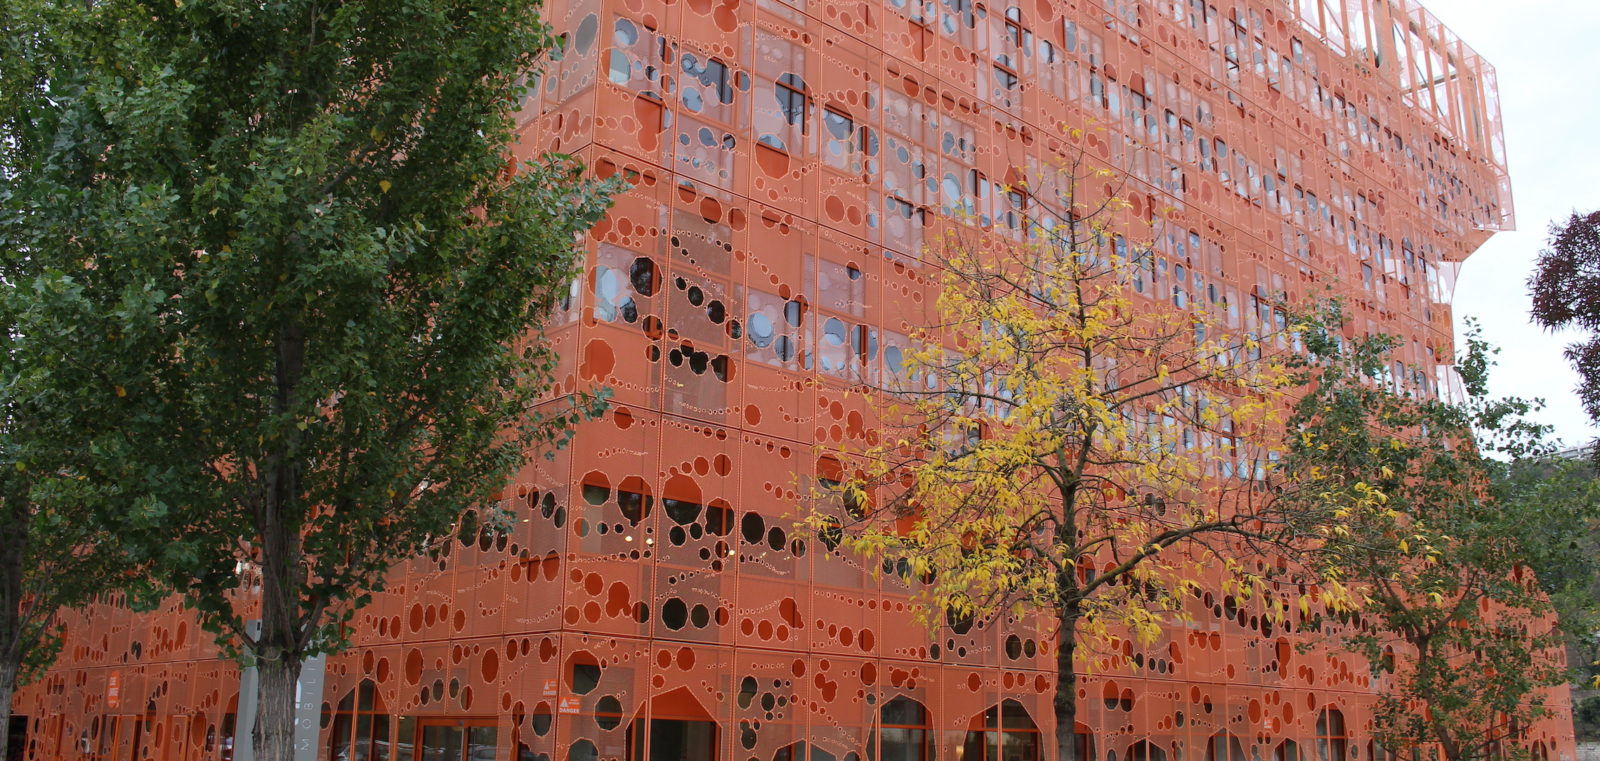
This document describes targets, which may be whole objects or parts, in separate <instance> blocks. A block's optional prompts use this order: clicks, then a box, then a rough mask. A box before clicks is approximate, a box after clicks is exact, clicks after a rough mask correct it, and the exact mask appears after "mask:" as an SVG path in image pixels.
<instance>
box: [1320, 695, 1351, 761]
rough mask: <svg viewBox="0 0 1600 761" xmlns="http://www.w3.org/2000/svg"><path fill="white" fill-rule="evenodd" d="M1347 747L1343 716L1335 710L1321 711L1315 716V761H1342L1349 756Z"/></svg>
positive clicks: (1348, 741)
mask: <svg viewBox="0 0 1600 761" xmlns="http://www.w3.org/2000/svg"><path fill="white" fill-rule="evenodd" d="M1349 746H1350V736H1349V735H1348V734H1346V732H1345V728H1344V714H1343V713H1341V712H1340V711H1339V709H1337V708H1326V709H1323V711H1322V714H1321V715H1319V716H1317V761H1344V759H1346V758H1349V756H1350V753H1349Z"/></svg>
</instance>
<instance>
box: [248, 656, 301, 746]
mask: <svg viewBox="0 0 1600 761" xmlns="http://www.w3.org/2000/svg"><path fill="white" fill-rule="evenodd" d="M300 665H301V660H300V658H299V657H296V656H294V655H290V654H282V655H280V656H278V657H276V658H258V659H257V661H256V670H257V673H258V674H259V675H260V677H261V680H260V686H259V687H258V688H257V690H256V725H255V729H254V732H253V736H252V741H253V744H254V746H255V751H256V761H294V720H295V693H296V691H297V688H298V687H299V685H300Z"/></svg>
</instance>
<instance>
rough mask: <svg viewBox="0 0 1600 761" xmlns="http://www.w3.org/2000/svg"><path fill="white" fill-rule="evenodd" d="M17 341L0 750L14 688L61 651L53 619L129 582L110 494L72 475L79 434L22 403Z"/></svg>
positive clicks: (0, 454)
mask: <svg viewBox="0 0 1600 761" xmlns="http://www.w3.org/2000/svg"><path fill="white" fill-rule="evenodd" d="M32 296H33V294H26V295H21V296H19V295H18V294H15V293H6V294H5V295H4V296H0V304H3V306H0V310H4V311H7V312H9V310H11V309H12V308H22V309H27V308H29V306H31V305H30V304H29V303H28V302H29V301H30V300H31V298H32ZM5 324H7V325H11V326H13V327H14V326H15V325H16V324H17V322H16V321H9V322H6V323H5ZM25 343H26V342H25V341H23V340H21V339H19V338H17V337H16V334H15V333H14V332H10V333H8V335H6V336H3V337H0V751H4V749H5V748H7V747H8V742H9V738H8V736H7V735H8V732H9V730H10V726H11V721H10V720H11V709H12V699H13V697H14V695H15V692H16V689H17V688H18V687H19V686H21V685H23V684H26V683H27V682H28V681H30V679H31V678H32V677H34V676H37V675H38V674H39V673H40V672H41V671H42V670H43V669H44V668H45V667H47V666H48V665H49V664H50V663H51V662H52V661H53V660H54V658H55V655H56V653H57V652H58V651H59V650H60V647H61V644H62V642H61V632H60V630H59V627H58V625H57V621H56V616H57V613H58V612H59V611H60V610H61V609H62V608H63V607H67V606H73V605H80V604H83V603H85V602H88V601H89V600H91V599H92V598H93V597H94V596H95V595H97V594H100V593H102V592H112V591H118V590H123V589H125V588H126V587H127V585H130V584H133V583H135V581H136V579H137V577H136V576H135V575H134V571H135V570H137V568H136V567H135V566H133V565H131V564H129V563H128V562H127V559H126V558H125V556H123V555H122V553H121V552H120V546H119V541H118V535H117V533H116V532H114V531H109V530H106V525H105V524H104V523H102V522H100V521H99V520H98V515H97V513H96V510H95V509H94V506H102V507H103V506H105V505H107V504H111V503H112V501H114V500H116V498H117V497H116V494H115V490H114V489H113V488H108V485H107V484H106V483H105V482H102V481H93V480H88V479H84V478H80V477H78V474H81V473H83V472H85V470H84V468H83V466H82V463H81V461H79V460H78V458H76V457H74V456H73V452H74V451H75V447H76V445H77V444H78V443H79V442H78V441H76V440H75V434H79V433H82V432H83V431H82V429H80V428H74V427H71V426H64V425H60V424H59V423H60V422H61V421H60V420H58V419H57V418H56V416H54V415H52V414H50V412H49V410H41V409H39V408H38V406H37V405H36V404H34V402H33V400H32V398H31V397H30V394H29V387H30V386H31V385H32V381H33V380H34V379H33V378H31V377H30V376H35V375H37V374H39V373H40V372H41V368H42V367H44V366H45V364H44V363H43V362H40V361H38V359H39V358H38V357H35V356H31V354H32V351H31V350H32V349H33V348H34V347H33V346H31V345H23V344H25Z"/></svg>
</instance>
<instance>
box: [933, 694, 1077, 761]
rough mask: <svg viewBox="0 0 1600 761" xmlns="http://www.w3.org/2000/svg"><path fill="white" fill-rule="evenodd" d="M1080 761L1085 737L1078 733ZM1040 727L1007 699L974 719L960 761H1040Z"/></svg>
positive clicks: (1017, 704)
mask: <svg viewBox="0 0 1600 761" xmlns="http://www.w3.org/2000/svg"><path fill="white" fill-rule="evenodd" d="M1079 737H1080V738H1082V739H1081V742H1082V743H1083V745H1081V746H1080V747H1079V751H1080V754H1079V758H1088V757H1089V756H1088V755H1086V752H1087V750H1088V737H1089V736H1088V734H1087V733H1079ZM1039 748H1040V742H1039V728H1038V727H1037V726H1035V725H1034V723H1033V718H1032V717H1031V716H1029V715H1028V709H1026V708H1024V707H1023V706H1022V704H1021V703H1018V702H1017V701H1015V700H1006V701H1005V702H1003V703H1001V704H1000V705H999V706H995V707H993V708H990V709H989V710H987V711H985V712H984V713H983V716H981V717H977V718H974V719H973V720H972V726H971V728H970V729H968V730H967V740H966V743H965V745H964V746H963V748H962V752H961V759H962V761H1039V759H1040V755H1039Z"/></svg>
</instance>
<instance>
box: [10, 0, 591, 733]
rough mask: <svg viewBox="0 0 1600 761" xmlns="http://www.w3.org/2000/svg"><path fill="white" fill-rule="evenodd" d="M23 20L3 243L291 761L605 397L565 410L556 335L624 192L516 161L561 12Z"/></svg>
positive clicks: (141, 12) (356, 1) (130, 514)
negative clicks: (413, 610) (299, 730)
mask: <svg viewBox="0 0 1600 761" xmlns="http://www.w3.org/2000/svg"><path fill="white" fill-rule="evenodd" d="M3 7H4V10H3V11H0V14H3V15H4V19H3V22H4V23H5V24H6V26H7V28H8V29H14V30H15V29H20V30H25V31H23V32H20V33H17V34H13V35H9V36H10V37H11V40H10V42H8V43H7V44H8V47H7V48H6V51H5V53H6V55H5V59H6V64H5V66H4V67H0V68H5V69H13V67H15V69H16V74H15V75H8V76H7V77H6V78H5V80H4V82H5V92H4V93H3V94H0V99H3V101H0V102H3V104H4V108H5V109H6V112H5V114H4V116H3V119H4V123H5V124H6V128H7V130H8V134H7V135H6V136H5V138H4V139H5V140H6V141H8V142H7V153H6V163H5V171H6V173H7V175H8V180H9V185H10V187H9V189H8V191H7V194H6V195H5V196H4V198H5V207H4V213H5V215H6V217H5V222H6V224H5V225H4V227H3V228H0V229H3V230H4V236H5V237H4V239H3V240H0V256H4V257H5V258H7V259H8V260H10V261H12V262H14V263H20V262H25V263H26V265H27V266H26V269H27V270H29V271H30V272H36V273H38V277H39V278H41V279H43V280H49V281H51V282H53V283H55V284H56V286H58V287H59V288H60V293H61V294H62V297H61V298H62V300H63V301H62V304H63V305H62V306H61V308H60V309H59V310H56V311H55V312H53V313H52V314H51V315H50V316H49V319H42V320H40V321H39V322H37V323H36V324H33V325H32V326H31V327H30V328H29V331H31V332H30V335H31V336H33V337H34V338H38V339H42V338H43V337H45V336H50V337H51V338H52V339H54V340H56V341H57V345H58V346H60V347H62V351H63V352H65V353H66V355H67V356H69V357H70V358H71V359H72V362H73V364H74V366H79V367H81V368H82V369H81V372H73V373H65V374H62V375H61V376H52V377H51V383H50V384H49V385H48V386H47V387H46V388H45V390H43V391H41V394H43V395H44V396H46V397H50V396H54V397H55V398H58V399H60V400H63V403H62V404H59V405H56V408H57V409H60V410H64V411H70V412H71V413H72V414H73V415H75V416H78V417H82V416H89V415H93V416H98V417H99V418H100V419H101V420H103V421H108V422H111V423H114V425H112V426H109V427H110V429H111V430H110V432H107V433H104V434H103V435H98V436H96V437H94V438H93V440H92V441H88V442H85V443H86V448H87V449H89V450H90V451H93V452H94V453H95V455H96V457H98V458H99V459H100V461H101V465H100V466H99V471H100V472H103V473H108V474H112V475H114V476H116V477H118V478H119V479H126V480H119V481H117V483H120V484H129V485H131V484H137V488H138V489H140V490H141V491H142V493H143V494H144V495H145V498H144V499H142V500H139V501H137V502H136V504H137V505H138V507H136V508H133V509H130V510H128V511H126V512H125V513H124V514H123V515H122V517H120V518H118V520H119V521H121V523H119V524H117V525H118V528H119V530H120V532H121V533H120V535H121V536H122V538H123V540H124V541H125V542H126V543H127V544H129V545H130V546H132V547H133V548H135V551H134V555H135V556H137V557H138V559H140V560H141V562H149V563H151V564H153V565H154V567H155V568H157V569H158V570H157V572H156V574H155V578H156V579H157V580H158V581H161V582H163V583H165V584H167V585H170V587H171V588H174V589H177V590H179V591H180V592H181V593H182V594H184V595H185V596H186V599H187V601H188V602H189V603H190V604H192V605H193V607H194V608H195V609H196V610H197V611H198V614H199V616H200V618H201V621H202V622H203V623H204V625H205V626H207V627H208V628H209V629H210V630H211V631H213V632H216V633H217V635H218V636H219V639H220V640H221V641H222V642H224V643H225V644H227V645H229V646H231V647H233V648H236V650H237V652H239V653H240V655H241V656H242V658H243V659H244V660H245V662H247V663H249V664H253V665H254V666H255V667H256V668H258V669H259V673H260V676H261V681H260V691H259V706H260V708H259V712H258V717H257V722H256V724H255V726H254V728H253V738H254V745H255V748H256V755H257V757H258V758H261V759H264V760H266V761H287V759H289V758H291V755H292V747H291V746H292V730H293V713H294V701H295V693H296V686H297V681H298V677H299V673H300V670H301V666H302V664H303V663H304V661H305V659H306V658H308V657H310V656H312V655H314V654H317V653H321V652H328V651H331V650H336V649H338V648H339V647H340V646H341V636H342V635H341V627H340V624H341V623H343V622H346V621H348V620H349V619H350V617H351V616H352V614H353V611H354V610H355V609H357V608H359V607H360V606H361V605H363V604H364V603H366V602H367V601H368V600H369V599H370V597H371V594H372V592H374V591H376V590H379V589H381V588H382V585H383V580H384V577H385V573H386V572H387V570H388V569H389V568H390V566H391V565H392V564H393V563H395V562H396V561H398V560H400V559H403V558H406V557H409V556H413V555H415V554H416V553H418V552H419V551H423V550H425V549H426V548H428V547H429V546H430V545H431V543H433V542H436V541H438V540H439V539H440V538H441V537H443V536H445V535H447V534H448V533H450V531H451V529H452V527H453V526H455V525H456V524H457V523H458V522H459V521H460V520H461V519H462V517H463V516H464V515H466V514H469V513H468V511H469V510H470V509H471V508H473V507H475V506H481V505H485V504H488V503H489V502H490V501H491V497H492V495H493V494H494V492H495V491H496V490H497V489H499V488H500V487H501V486H502V485H503V484H504V482H505V480H506V479H507V478H508V476H509V473H510V472H511V471H512V470H513V469H515V468H516V467H518V466H519V465H520V464H521V463H522V462H523V461H524V459H525V457H526V456H527V454H528V453H529V452H530V451H535V450H537V449H538V448H539V447H540V446H544V445H556V444H559V443H561V442H562V441H563V440H564V439H565V437H566V435H567V431H568V430H569V428H570V423H571V422H573V420H574V418H575V417H576V416H578V415H580V414H582V413H583V412H585V411H592V409H593V407H594V405H595V404H597V403H598V400H597V399H596V398H594V397H580V398H578V399H577V401H576V402H575V403H569V402H571V400H568V401H560V400H554V399H550V398H548V397H547V394H548V393H549V392H550V390H551V387H552V383H553V372H554V367H555V358H554V356H553V355H552V353H551V351H550V349H549V347H548V345H547V344H545V343H543V342H540V341H538V340H537V339H536V337H534V336H530V331H537V329H538V328H539V327H540V325H541V324H542V323H543V321H544V320H545V319H546V318H547V317H548V315H549V314H550V313H551V310H552V309H553V307H554V306H555V305H556V304H557V303H558V302H559V300H560V299H561V298H562V297H563V296H564V295H565V293H566V292H567V288H568V286H569V284H570V283H571V282H572V280H573V278H574V276H575V273H576V266H577V263H576V262H577V259H576V243H577V241H578V240H579V237H580V235H581V233H582V232H583V231H584V230H586V229H587V228H588V227H589V226H591V225H592V224H593V223H594V222H595V221H596V220H597V219H598V218H599V217H600V215H601V214H603V213H604V210H605V208H606V205H607V203H608V201H607V200H606V199H607V197H608V193H609V189H610V188H609V186H607V185H601V184H597V183H593V182H589V181H585V180H583V179H582V177H581V168H580V167H579V165H578V164H577V163H576V162H574V161H573V160H571V159H568V158H565V157H548V158H546V159H544V160H541V161H539V162H534V163H527V164H522V165H516V166H513V165H512V164H511V162H509V161H508V153H509V148H508V144H509V142H510V141H511V140H512V137H513V130H514V113H515V110H516V109H517V107H518V105H519V103H520V102H521V99H522V97H523V95H524V93H525V86H524V82H525V81H526V79H527V78H528V77H527V75H528V74H529V72H531V71H534V70H536V69H537V68H538V66H539V65H540V62H541V60H542V59H543V56H544V54H545V53H546V51H549V50H550V49H551V48H552V46H553V45H554V44H555V43H556V41H555V39H554V38H553V37H552V36H551V34H550V31H549V28H548V27H547V26H546V25H545V24H544V23H543V22H542V21H541V20H540V19H539V17H538V15H537V3H536V2H532V1H531V0H510V2H503V1H496V2H483V1H482V0H450V1H445V0H437V1H430V0H406V1H400V0H348V1H340V0H334V1H332V2H327V1H324V0H268V1H267V2H259V3H237V2H227V1H225V0H218V1H210V0H192V1H190V2H172V1H171V0H165V1H162V2H143V1H141V0H98V1H96V2H91V3H82V2H78V1H77V0H71V1H70V2H68V1H67V0H13V2H8V3H6V4H4V6H3ZM508 169H509V170H511V171H510V172H508ZM508 174H510V175H511V176H509V177H508V176H507V175H508ZM257 588H258V589H259V594H258V595H257V594H241V589H247V590H250V591H251V592H253V591H254V590H255V589H257ZM253 619H259V620H260V629H259V632H254V631H253V630H251V629H250V628H249V626H248V624H249V622H250V621H251V620H253Z"/></svg>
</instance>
